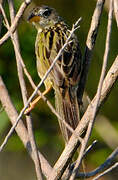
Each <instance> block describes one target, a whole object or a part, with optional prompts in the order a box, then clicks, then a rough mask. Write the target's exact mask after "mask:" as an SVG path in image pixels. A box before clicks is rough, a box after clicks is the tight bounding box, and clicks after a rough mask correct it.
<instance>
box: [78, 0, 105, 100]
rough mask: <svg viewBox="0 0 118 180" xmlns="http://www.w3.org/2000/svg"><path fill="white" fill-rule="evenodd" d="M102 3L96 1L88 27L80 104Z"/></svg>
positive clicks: (80, 84)
mask: <svg viewBox="0 0 118 180" xmlns="http://www.w3.org/2000/svg"><path fill="white" fill-rule="evenodd" d="M104 2H105V0H98V1H97V4H96V8H95V10H94V14H93V17H92V21H91V25H90V30H89V33H88V37H87V40H86V47H85V52H84V56H83V68H82V73H81V78H80V82H79V86H78V93H77V94H78V101H79V103H81V101H82V97H83V92H84V88H85V84H86V80H87V76H88V70H89V67H90V63H91V58H92V54H93V49H94V46H95V42H96V38H97V34H98V29H99V25H100V20H101V14H102V11H103V6H104Z"/></svg>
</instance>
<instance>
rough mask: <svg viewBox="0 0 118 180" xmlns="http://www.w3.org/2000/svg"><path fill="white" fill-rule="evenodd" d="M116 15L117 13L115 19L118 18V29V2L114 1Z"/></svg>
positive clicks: (117, 19) (117, 20)
mask: <svg viewBox="0 0 118 180" xmlns="http://www.w3.org/2000/svg"><path fill="white" fill-rule="evenodd" d="M114 13H115V18H116V23H117V28H118V1H117V0H114Z"/></svg>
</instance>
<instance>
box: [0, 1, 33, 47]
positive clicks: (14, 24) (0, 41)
mask: <svg viewBox="0 0 118 180" xmlns="http://www.w3.org/2000/svg"><path fill="white" fill-rule="evenodd" d="M31 1H32V0H25V1H24V2H23V3H22V4H21V6H20V8H19V10H18V12H17V14H16V16H15V19H14V21H13V23H12V25H11V27H10V29H9V31H8V32H7V33H6V34H5V35H4V36H3V37H2V38H1V39H0V45H2V44H3V43H5V41H6V40H7V39H8V38H9V37H10V34H11V33H14V31H15V30H16V27H17V26H18V23H19V21H20V19H21V17H22V15H23V13H24V11H25V9H26V8H27V6H28V5H29V4H30V3H31Z"/></svg>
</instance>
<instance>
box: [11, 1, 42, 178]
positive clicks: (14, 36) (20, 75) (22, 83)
mask: <svg viewBox="0 0 118 180" xmlns="http://www.w3.org/2000/svg"><path fill="white" fill-rule="evenodd" d="M8 3H9V10H10V17H11V22H13V20H14V17H15V11H14V4H13V1H12V0H8ZM8 28H9V26H8ZM11 37H12V42H13V45H14V51H15V55H16V63H17V70H18V78H19V82H20V88H21V93H22V97H23V102H24V105H25V104H26V103H27V90H26V85H25V81H24V76H23V70H22V65H21V63H20V59H19V55H18V53H17V50H18V51H19V52H20V46H19V41H18V34H17V30H16V31H15V32H14V34H12V33H11ZM26 121H27V127H28V134H29V139H30V142H31V148H32V151H33V154H34V164H35V169H36V174H37V178H38V180H42V179H43V178H42V171H41V165H40V159H39V156H38V150H37V147H36V142H35V138H34V134H33V129H32V120H31V116H26Z"/></svg>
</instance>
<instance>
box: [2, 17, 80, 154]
mask: <svg viewBox="0 0 118 180" xmlns="http://www.w3.org/2000/svg"><path fill="white" fill-rule="evenodd" d="M80 20H81V18H80V19H79V21H80ZM75 28H76V29H77V27H76V26H75V25H73V27H72V30H71V31H70V35H69V36H68V38H67V39H66V42H65V44H64V45H63V46H62V48H61V49H60V51H59V52H58V54H57V56H56V57H55V59H54V61H53V63H52V64H51V66H50V67H49V69H48V70H47V72H46V73H45V75H44V77H43V78H42V79H41V81H40V83H39V84H38V86H37V88H36V89H35V91H34V92H33V93H32V95H31V96H30V98H29V99H28V101H27V103H26V105H25V106H24V108H23V109H22V110H21V112H20V114H19V116H18V118H17V119H16V122H15V123H14V125H13V126H12V127H11V129H10V131H9V132H8V134H7V135H6V137H5V139H4V141H3V143H2V145H1V146H0V151H2V149H3V147H4V146H5V145H6V143H7V141H8V139H9V138H10V136H11V134H12V133H13V131H14V129H15V127H16V126H17V124H18V122H19V120H20V118H21V117H22V115H23V114H24V111H25V110H26V108H27V107H28V105H29V104H30V102H31V101H32V99H33V98H34V96H35V95H36V94H37V91H38V89H39V88H40V86H41V85H42V84H43V82H44V81H45V79H46V78H47V76H48V75H49V73H50V72H51V70H52V69H53V66H54V65H55V63H56V61H57V60H58V58H59V57H60V55H61V53H62V52H63V51H64V48H65V47H66V46H67V45H68V43H69V41H70V39H71V37H72V35H73V33H74V31H75ZM65 125H66V124H65ZM69 128H70V127H69ZM79 139H80V137H79Z"/></svg>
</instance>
